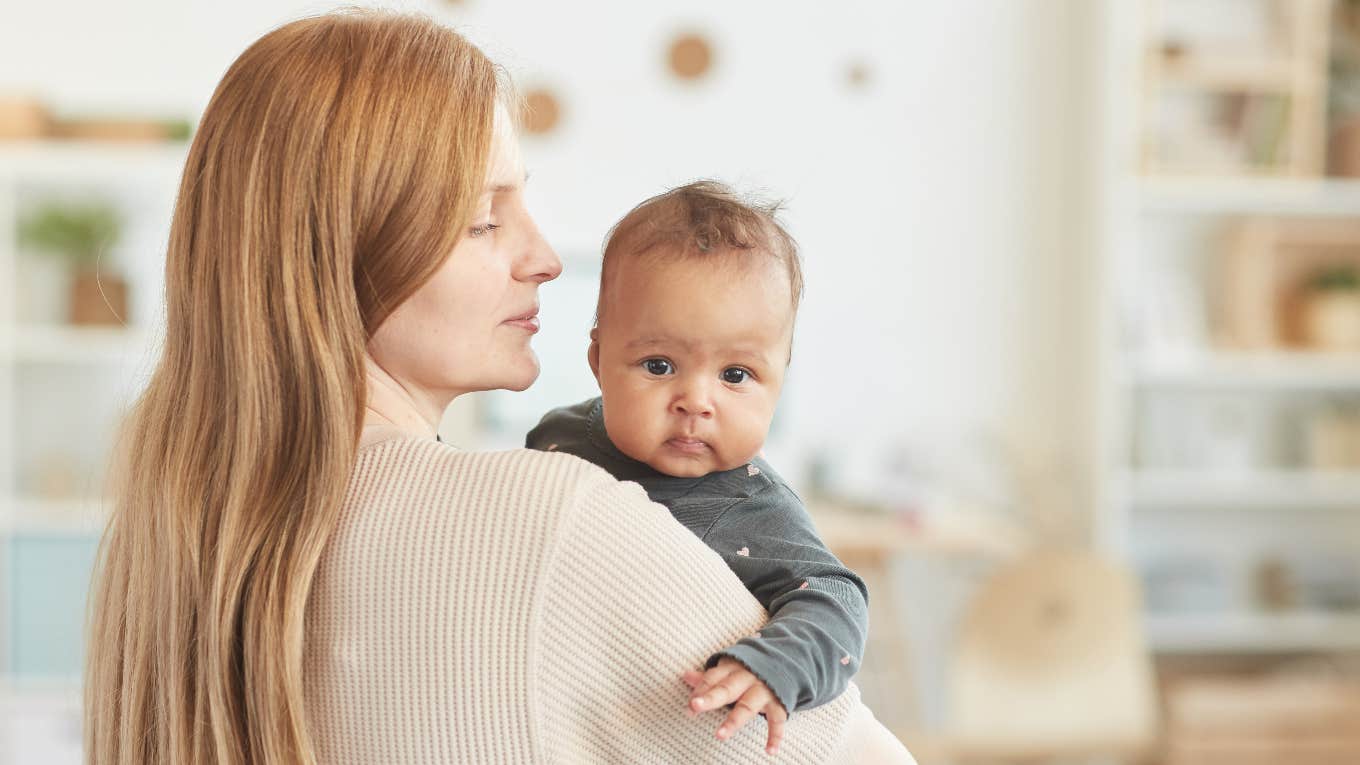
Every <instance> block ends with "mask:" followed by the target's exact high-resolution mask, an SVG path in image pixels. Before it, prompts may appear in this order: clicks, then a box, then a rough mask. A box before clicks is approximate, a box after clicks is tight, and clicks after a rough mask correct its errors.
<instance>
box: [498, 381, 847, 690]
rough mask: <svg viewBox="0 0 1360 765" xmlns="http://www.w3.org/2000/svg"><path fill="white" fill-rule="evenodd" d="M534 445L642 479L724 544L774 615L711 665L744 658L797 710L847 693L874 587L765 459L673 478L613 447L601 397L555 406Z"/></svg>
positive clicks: (689, 524)
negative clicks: (829, 542) (836, 550)
mask: <svg viewBox="0 0 1360 765" xmlns="http://www.w3.org/2000/svg"><path fill="white" fill-rule="evenodd" d="M525 445H526V446H528V447H529V448H531V449H540V450H546V451H559V452H566V453H567V454H574V455H576V456H578V457H581V458H583V459H585V460H588V461H590V462H593V463H595V464H596V465H599V466H600V467H602V468H604V469H605V470H607V471H609V472H610V473H611V474H613V476H614V477H615V478H617V479H619V480H620V481H634V482H636V483H638V484H639V485H641V486H642V488H643V489H644V490H645V491H646V492H647V496H648V497H650V498H651V499H652V501H653V502H659V503H661V504H662V505H665V506H666V507H667V508H669V509H670V511H671V514H672V515H673V516H675V519H676V520H677V521H679V522H680V523H682V524H684V526H685V527H686V528H688V529H689V530H690V531H692V532H694V533H695V534H697V535H698V537H699V538H700V539H701V540H703V541H704V543H705V544H707V545H708V546H709V547H711V548H713V549H714V550H716V551H717V552H718V554H719V555H721V556H722V557H723V560H724V561H726V562H727V565H728V566H730V567H731V568H732V571H734V572H735V573H736V575H737V576H738V577H739V578H740V579H741V581H742V583H743V584H745V585H746V589H748V590H750V592H751V594H752V595H754V596H755V597H756V599H757V600H759V601H760V604H761V605H762V606H764V607H765V609H766V610H767V611H768V612H769V613H770V621H769V623H768V624H766V625H765V627H763V628H762V629H761V630H760V631H759V632H757V633H755V634H754V635H750V636H748V637H745V638H743V639H742V640H741V641H740V642H738V643H737V644H736V645H734V646H732V647H730V648H728V649H726V650H724V651H720V652H718V653H716V654H714V655H713V656H710V657H709V659H708V662H707V666H708V667H712V666H713V665H715V664H717V663H718V659H719V658H721V657H723V656H730V657H732V658H733V659H736V660H737V661H739V662H741V663H742V664H743V665H745V666H746V667H747V668H748V669H749V670H751V672H752V673H753V674H754V675H755V676H756V677H759V678H760V679H761V680H762V681H764V683H765V684H766V685H767V686H769V688H770V690H771V691H773V692H774V695H775V696H776V697H777V698H778V699H779V702H780V703H781V704H783V705H784V709H786V710H788V711H789V712H790V713H791V712H793V711H795V710H801V709H808V708H810V707H815V706H817V705H819V704H825V703H826V702H828V701H830V700H832V699H834V698H836V696H838V695H840V693H841V691H844V690H845V686H846V683H848V682H849V681H850V678H851V676H853V675H854V674H855V672H856V671H857V670H858V669H859V664H860V659H861V658H862V657H863V656H864V641H865V637H866V634H867V631H868V623H869V616H868V596H869V593H868V590H866V589H865V587H864V582H863V581H862V580H861V579H860V578H859V577H858V576H856V575H855V572H853V571H851V570H850V569H848V568H846V567H845V566H843V565H842V564H841V562H840V561H839V560H837V559H836V556H834V555H832V554H831V552H830V551H829V550H827V549H826V545H824V544H822V540H821V539H820V538H819V537H818V536H817V530H816V529H815V528H814V527H813V525H812V519H811V518H810V517H809V516H808V513H807V510H806V509H805V508H804V507H803V503H802V501H801V500H800V499H799V498H798V495H797V494H794V492H793V490H792V489H790V488H789V486H788V484H786V483H785V482H784V481H783V479H781V478H780V477H779V476H778V475H777V474H776V473H775V472H774V470H772V469H771V468H770V466H769V465H768V464H766V462H765V461H764V460H763V459H760V458H756V459H754V460H752V461H751V463H750V464H748V465H743V466H741V467H739V468H735V469H733V470H726V471H722V472H717V473H709V474H708V475H705V476H700V477H698V478H676V477H674V476H668V475H665V474H664V473H660V472H657V471H656V470H654V469H652V468H651V467H650V466H648V465H647V464H646V463H643V462H638V461H637V460H634V459H632V458H630V457H628V456H627V455H625V454H624V453H623V452H620V451H619V450H618V447H616V446H614V444H613V442H612V441H610V440H609V436H608V434H606V433H605V429H604V408H603V404H602V403H601V400H600V399H598V398H594V399H591V400H589V401H584V402H582V403H580V404H576V405H574V406H567V407H561V408H559V409H554V410H552V411H551V412H548V413H547V414H546V415H544V416H543V419H542V421H540V422H539V423H538V426H537V427H535V428H534V429H533V430H531V431H529V435H528V437H527V438H526V444H525Z"/></svg>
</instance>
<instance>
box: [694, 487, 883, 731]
mask: <svg viewBox="0 0 1360 765" xmlns="http://www.w3.org/2000/svg"><path fill="white" fill-rule="evenodd" d="M704 542H705V543H707V544H708V545H709V547H711V548H713V549H714V550H716V551H717V552H718V553H719V554H721V555H722V556H723V559H724V560H725V561H727V564H728V565H729V566H730V567H731V568H732V570H733V572H735V573H736V574H737V576H738V577H739V578H740V579H741V581H742V583H743V584H745V585H746V588H747V589H748V590H749V591H750V592H751V594H752V595H754V596H755V597H756V599H757V600H758V601H760V604H761V605H762V606H764V607H765V609H766V611H768V612H769V614H770V621H769V623H768V624H766V625H765V626H764V627H762V628H761V629H760V631H759V632H757V633H755V634H753V635H750V636H747V637H745V638H743V639H742V640H741V641H739V642H738V643H737V644H736V645H734V646H732V647H730V648H727V649H726V650H723V651H719V652H718V653H715V654H713V655H712V656H711V657H709V659H708V662H707V664H706V667H709V668H711V667H713V666H715V665H717V663H718V662H719V660H721V659H722V658H723V657H724V656H727V657H731V658H733V659H736V660H737V661H739V662H741V663H742V664H743V665H745V666H746V667H747V668H748V669H749V670H750V671H751V672H752V673H753V674H755V675H756V676H757V677H759V678H760V679H761V680H762V681H764V683H765V685H766V686H768V687H769V689H770V690H771V691H772V692H773V693H774V695H775V696H776V698H778V700H779V702H780V703H781V704H783V705H784V708H785V709H786V710H788V711H789V712H793V711H794V710H802V709H808V708H811V707H815V706H817V705H819V704H825V703H826V702H827V701H830V700H831V699H833V698H835V697H836V696H838V695H840V693H841V692H842V691H844V690H845V687H846V685H847V684H848V683H849V682H850V678H851V677H852V676H854V674H855V672H856V671H857V670H858V669H859V665H860V660H861V659H862V658H863V656H864V643H865V639H866V637H867V633H868V626H869V615H868V591H867V590H866V588H865V586H864V582H863V580H861V579H860V578H859V576H858V575H856V574H855V572H853V571H851V570H850V569H848V568H846V567H845V566H844V565H842V564H841V562H840V561H839V560H837V559H836V556H835V555H832V554H831V551H830V550H828V549H826V545H825V544H823V543H822V540H821V538H820V537H818V536H817V530H816V528H815V527H814V526H813V524H812V518H811V517H809V516H808V513H807V510H806V509H805V508H804V507H803V503H802V502H801V501H800V500H799V499H798V497H797V495H795V494H794V493H793V492H792V491H790V490H789V489H788V488H787V487H786V486H783V485H781V484H772V485H770V486H769V487H767V488H766V489H764V490H763V491H761V492H760V493H759V494H757V495H756V496H754V497H751V498H750V499H744V500H741V501H739V502H737V503H735V504H734V505H733V506H732V507H730V508H728V509H727V510H726V511H725V512H723V513H722V515H721V516H719V517H718V519H717V520H716V521H715V522H714V523H713V525H712V527H710V528H709V530H708V531H707V533H705V534H704Z"/></svg>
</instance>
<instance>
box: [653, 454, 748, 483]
mask: <svg viewBox="0 0 1360 765" xmlns="http://www.w3.org/2000/svg"><path fill="white" fill-rule="evenodd" d="M752 456H753V457H754V455H752ZM641 461H642V462H645V463H647V465H648V466H650V467H651V468H652V469H653V470H655V471H657V472H658V473H664V474H666V475H668V476H670V477H672V478H700V477H703V476H706V475H708V474H709V473H721V472H723V471H725V470H731V469H732V468H737V467H741V466H742V465H745V464H746V463H747V462H750V460H749V459H747V460H742V461H741V462H738V463H735V464H732V465H728V464H725V463H724V462H723V461H722V460H721V459H718V458H717V456H716V455H707V458H706V459H701V458H693V457H676V456H673V455H668V454H654V455H651V456H650V457H649V458H648V459H645V460H641Z"/></svg>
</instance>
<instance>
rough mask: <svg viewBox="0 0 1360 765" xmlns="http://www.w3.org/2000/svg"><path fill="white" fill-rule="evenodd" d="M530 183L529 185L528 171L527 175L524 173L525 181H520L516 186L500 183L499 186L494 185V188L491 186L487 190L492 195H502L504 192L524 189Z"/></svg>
mask: <svg viewBox="0 0 1360 765" xmlns="http://www.w3.org/2000/svg"><path fill="white" fill-rule="evenodd" d="M528 183H529V172H528V171H527V170H526V171H525V173H524V180H522V181H520V182H519V183H518V184H515V183H498V184H496V185H494V186H489V187H488V188H487V192H488V193H491V194H500V193H503V192H506V191H514V190H515V189H522V188H524V186H525V185H526V184H528Z"/></svg>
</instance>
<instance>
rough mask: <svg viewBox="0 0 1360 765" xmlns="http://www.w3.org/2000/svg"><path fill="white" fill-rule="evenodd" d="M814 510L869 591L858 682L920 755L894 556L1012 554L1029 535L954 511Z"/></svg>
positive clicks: (814, 502)
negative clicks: (921, 515)
mask: <svg viewBox="0 0 1360 765" xmlns="http://www.w3.org/2000/svg"><path fill="white" fill-rule="evenodd" d="M808 510H809V512H810V513H811V515H812V517H813V520H814V522H815V523H816V525H817V531H818V533H819V534H820V535H821V537H822V541H823V542H825V543H826V545H827V547H828V548H829V549H830V550H831V551H832V552H834V553H835V554H836V557H838V558H840V559H841V562H842V563H844V564H845V565H846V566H848V567H849V568H851V569H853V570H854V571H855V573H857V574H859V575H860V577H861V578H862V579H863V580H864V583H865V586H866V587H868V588H869V640H868V646H867V648H866V651H865V658H864V665H863V668H862V669H861V671H860V673H859V674H858V675H857V676H856V677H855V683H856V685H858V686H859V687H860V689H861V691H862V692H863V696H864V701H865V703H866V704H868V705H869V707H870V708H871V709H872V710H873V712H874V716H875V717H877V718H878V719H879V721H880V722H882V723H883V724H884V725H885V726H887V727H888V728H889V729H890V730H892V731H893V732H894V733H895V734H896V735H897V737H898V738H899V739H901V740H902V741H903V742H904V743H905V744H906V745H907V746H908V748H909V749H912V751H913V753H915V744H914V742H915V740H916V739H917V738H918V736H916V735H915V734H914V731H916V730H918V729H919V728H920V714H919V711H918V709H917V705H916V686H915V680H914V677H913V673H912V670H911V661H912V657H911V640H910V638H909V637H908V635H907V632H906V628H905V627H904V618H905V617H904V614H903V612H902V611H901V609H902V606H903V603H904V601H905V598H904V597H903V596H902V593H900V592H898V591H897V589H896V588H895V586H894V581H893V576H892V562H893V560H894V559H895V558H897V556H899V555H905V554H916V555H935V556H938V555H947V556H968V557H978V558H1006V557H1011V556H1014V555H1015V554H1016V553H1017V551H1018V550H1020V549H1021V548H1022V547H1023V545H1024V538H1023V536H1022V535H1021V534H1020V533H1019V532H1018V531H1017V530H1015V529H1013V528H1011V527H1009V526H1007V525H1005V524H1002V523H999V522H989V521H988V520H986V519H983V518H976V517H971V516H967V517H965V516H963V515H948V516H945V517H944V518H943V519H942V520H941V521H937V522H933V523H932V522H926V521H924V520H920V519H918V518H917V517H916V516H913V515H910V514H901V513H889V512H876V511H870V510H865V509H863V508H856V507H853V506H850V505H848V504H845V503H839V502H836V501H834V500H830V499H826V498H815V497H814V498H811V499H810V501H809V503H808Z"/></svg>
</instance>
